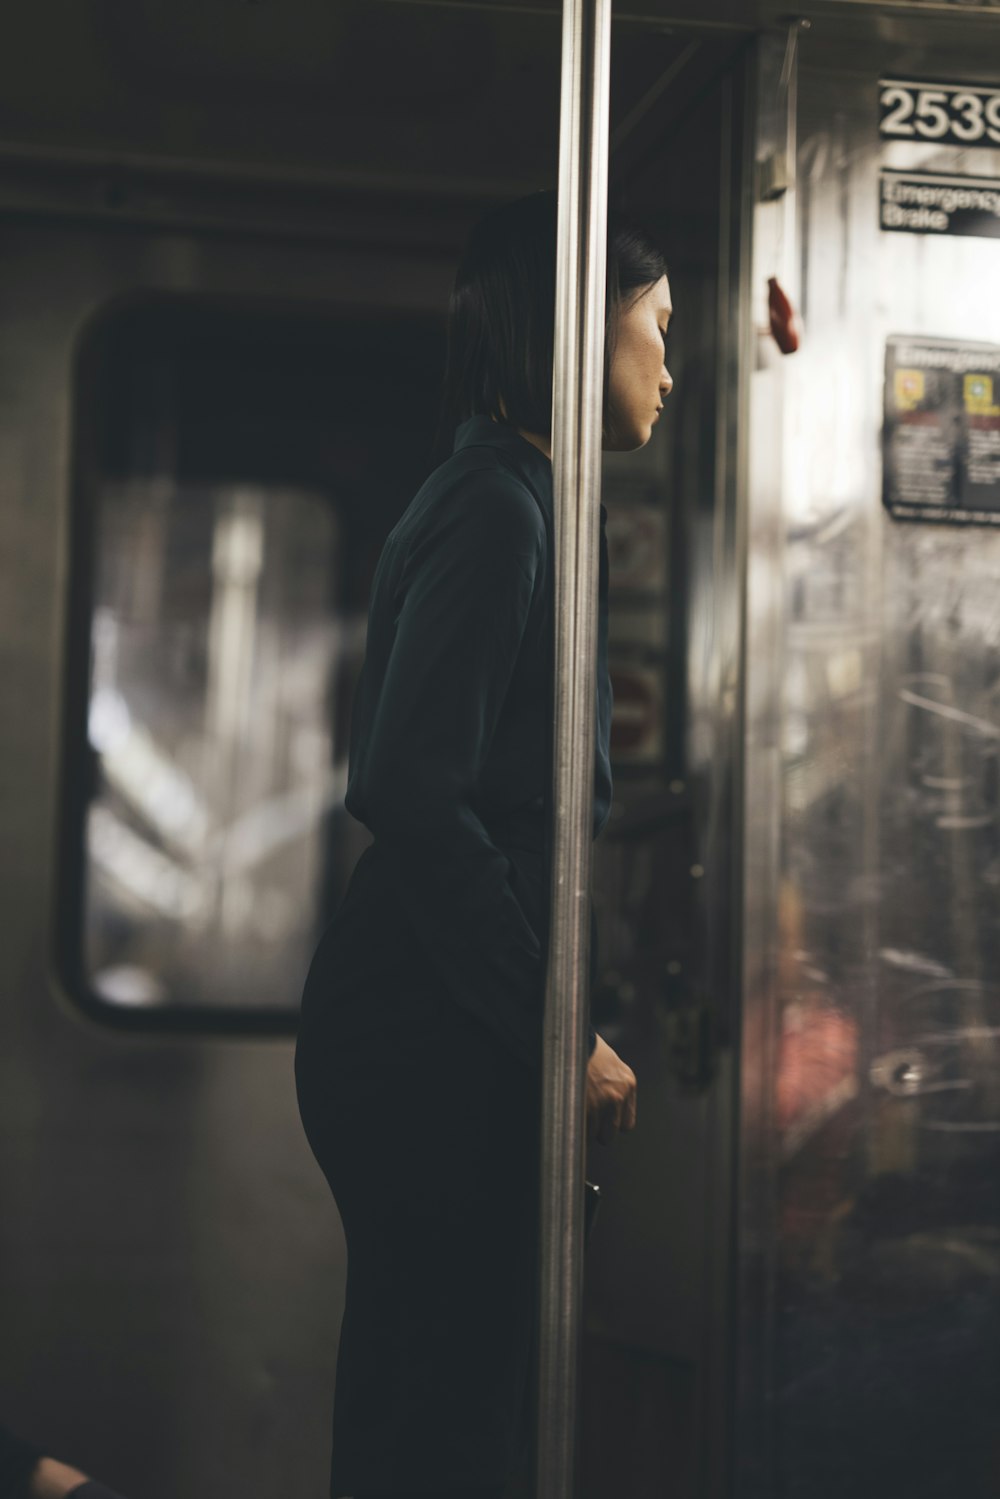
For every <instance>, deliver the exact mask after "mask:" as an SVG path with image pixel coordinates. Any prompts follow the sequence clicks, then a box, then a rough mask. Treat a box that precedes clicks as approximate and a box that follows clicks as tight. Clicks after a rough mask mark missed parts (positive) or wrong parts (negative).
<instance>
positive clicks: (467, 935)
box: [347, 417, 611, 1061]
mask: <svg viewBox="0 0 1000 1499" xmlns="http://www.w3.org/2000/svg"><path fill="white" fill-rule="evenodd" d="M552 537H553V524H552V466H551V464H550V462H549V460H548V459H547V458H546V457H545V456H544V454H542V453H541V452H539V451H538V449H537V448H535V447H534V446H533V444H531V443H529V442H528V441H526V440H525V439H524V438H523V437H521V436H520V435H519V434H518V433H517V432H515V431H513V430H512V429H511V428H509V427H506V426H503V425H501V424H500V423H497V422H494V421H491V420H490V419H489V418H487V417H473V418H472V419H471V420H470V421H467V422H465V423H464V424H463V425H462V426H461V427H460V428H459V429H458V432H457V435H456V441H455V450H454V453H453V454H452V456H451V457H450V458H449V459H448V460H447V461H446V462H445V463H444V464H442V465H441V467H440V468H438V469H437V470H436V471H435V472H434V473H433V474H432V475H431V476H430V478H429V479H428V480H427V482H426V483H425V484H424V485H423V487H422V488H421V490H420V491H419V493H418V494H417V495H416V497H415V498H414V499H413V501H412V502H411V504H410V505H409V507H408V508H407V510H406V512H405V514H404V515H403V517H402V519H401V520H400V522H399V524H398V525H397V526H396V527H395V529H394V530H393V531H392V533H391V535H390V536H389V538H388V541H387V542H386V545H385V548H384V550H383V553H382V556H381V559H380V561H379V565H378V568H377V571H376V574H375V581H374V585H373V589H372V598H371V607H370V612H369V621H368V640H367V654H366V659H365V665H364V670H363V673H362V678H361V683H360V686H359V690H358V694H357V697H356V701H355V705H354V716H353V723H352V732H351V765H350V779H349V785H348V792H347V807H348V810H349V811H350V812H351V813H352V814H353V815H354V816H355V817H357V818H359V819H360V821H361V822H363V823H365V824H366V825H367V827H368V828H369V829H370V830H371V832H372V833H373V835H374V847H373V850H372V854H373V856H374V858H375V862H376V864H377V865H378V867H379V869H380V871H381V874H380V878H379V880H378V881H376V882H375V886H374V888H379V887H381V888H382V889H383V893H384V898H385V902H386V905H387V906H389V907H392V908H393V909H395V910H398V913H399V916H400V917H401V918H402V919H403V920H404V921H405V922H406V924H407V926H408V928H409V929H410V931H411V932H412V933H415V934H416V936H417V937H418V939H419V946H420V950H421V951H422V953H423V954H424V955H425V956H426V962H427V965H428V967H429V969H430V971H431V972H432V973H433V975H434V976H435V978H436V980H437V981H439V982H440V983H441V984H442V986H443V987H444V988H445V989H446V990H447V991H448V992H449V993H450V994H451V995H452V996H453V997H454V999H455V1000H456V1001H457V1002H458V1003H460V1004H462V1005H464V1006H466V1007H467V1008H468V1009H469V1010H471V1011H473V1012H474V1013H475V1014H477V1015H478V1016H479V1017H480V1018H481V1019H482V1020H483V1021H485V1022H486V1023H487V1024H488V1025H489V1026H490V1027H491V1028H492V1029H493V1030H494V1031H495V1032H496V1033H497V1034H498V1035H499V1036H500V1037H501V1038H502V1039H503V1040H504V1041H505V1042H506V1044H507V1045H508V1046H509V1047H511V1048H512V1049H513V1050H514V1051H515V1052H516V1053H517V1054H518V1055H520V1056H521V1057H523V1058H524V1059H526V1060H529V1061H537V1059H538V1053H539V1045H540V1025H539V1022H540V1016H541V1009H542V989H543V973H542V953H543V951H544V947H545V921H546V912H547V907H548V874H547V868H546V857H545V850H546V846H547V842H548V837H549V821H550V810H549V809H550V805H551V796H550V790H551V714H552V640H553V547H552ZM610 723H611V687H610V681H609V678H608V669H607V550H606V544H605V539H604V526H603V512H602V526H601V583H600V616H599V631H598V681H597V736H596V745H595V755H594V831H595V835H596V833H597V832H599V831H600V829H601V828H602V827H603V825H604V823H605V822H606V820H607V817H608V813H609V810H610V805H611V768H610V761H609V753H608V749H609V735H610ZM386 914H389V915H390V916H391V912H389V913H386ZM383 930H384V931H385V937H386V940H387V941H389V940H391V919H390V921H389V927H388V929H386V928H383Z"/></svg>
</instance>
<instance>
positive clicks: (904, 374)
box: [896, 370, 926, 411]
mask: <svg viewBox="0 0 1000 1499" xmlns="http://www.w3.org/2000/svg"><path fill="white" fill-rule="evenodd" d="M925 391H926V382H925V380H924V372H923V370H897V371H896V408H897V410H899V411H915V410H916V409H917V407H918V406H919V405H920V402H921V401H922V400H923V398H924V394H925Z"/></svg>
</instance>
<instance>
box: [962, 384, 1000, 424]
mask: <svg viewBox="0 0 1000 1499" xmlns="http://www.w3.org/2000/svg"><path fill="white" fill-rule="evenodd" d="M963 394H964V396H965V409H966V411H968V412H969V413H970V414H971V415H972V416H1000V406H998V405H997V404H996V402H995V401H994V400H993V376H992V375H966V376H965V380H964V384H963Z"/></svg>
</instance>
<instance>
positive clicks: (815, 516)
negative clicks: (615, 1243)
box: [740, 38, 1000, 1499]
mask: <svg viewBox="0 0 1000 1499" xmlns="http://www.w3.org/2000/svg"><path fill="white" fill-rule="evenodd" d="M950 61H951V62H952V63H954V62H956V59H955V58H954V57H952V58H951V59H950ZM957 62H958V65H959V66H960V67H961V68H962V69H963V70H964V76H979V77H982V78H983V79H984V81H988V79H989V77H990V70H989V68H984V66H983V61H982V54H979V55H972V54H970V55H966V56H963V57H959V58H957ZM898 67H904V68H905V69H906V74H905V76H908V77H909V76H912V77H919V78H926V77H934V76H938V68H939V67H940V59H939V58H936V57H935V55H934V54H933V52H931V51H927V52H924V51H922V50H920V49H915V48H912V47H911V48H910V49H909V50H908V51H906V52H905V53H904V52H903V51H902V49H901V48H893V47H892V46H891V45H883V46H881V47H879V46H877V45H873V46H872V47H871V48H870V49H869V50H868V51H866V52H865V54H864V56H863V60H862V61H861V62H860V63H859V58H858V56H857V55H855V57H854V58H853V59H847V58H842V59H841V60H840V63H839V65H836V66H835V65H834V64H833V62H832V61H831V58H830V54H828V53H825V52H824V44H823V41H822V38H817V39H816V40H815V41H814V42H811V43H807V47H806V56H805V58H804V64H803V73H802V76H801V79H800V95H799V98H800V107H799V111H798V130H799V138H798V171H799V175H798V183H797V202H796V203H795V205H794V208H793V212H794V215H795V218H794V219H789V220H787V221H786V223H785V226H784V233H785V235H786V236H790V235H791V229H790V224H791V223H793V222H797V226H798V230H799V235H800V238H799V239H798V241H797V243H796V244H795V245H794V246H790V244H789V242H788V239H787V238H786V239H785V240H784V241H783V239H782V230H781V228H780V226H778V225H777V224H776V211H775V210H772V209H768V210H767V212H769V213H770V219H769V220H766V221H765V222H764V223H763V226H762V227H763V232H762V233H761V235H760V237H759V239H758V245H757V253H758V257H759V258H758V269H759V272H760V276H759V278H758V279H759V283H760V286H763V284H764V278H765V277H766V276H767V275H770V274H773V273H774V271H773V268H772V267H770V266H768V265H766V264H765V263H764V260H765V256H766V255H767V254H769V253H770V255H771V256H772V259H773V261H774V263H775V265H777V266H780V267H781V271H780V272H779V273H783V274H784V275H785V276H786V278H787V284H788V286H789V289H790V290H791V292H792V293H793V296H794V297H795V299H796V300H797V302H798V305H799V307H800V309H801V313H802V318H803V325H804V340H803V346H802V349H801V351H800V352H799V353H798V354H796V355H795V356H794V357H793V359H789V360H788V361H787V366H788V368H787V369H786V370H778V369H776V367H775V365H776V360H775V358H774V357H773V356H772V354H771V353H770V351H768V350H767V349H766V348H764V347H763V343H762V354H761V359H760V361H759V367H758V371H757V373H756V374H755V376H754V381H755V383H756V387H757V389H756V394H755V397H754V399H755V400H756V402H757V406H756V408H755V409H756V411H757V414H758V416H760V418H761V420H760V422H759V424H758V425H755V426H754V428H753V433H752V442H753V443H754V444H755V445H756V447H757V452H756V455H755V458H754V461H753V462H752V464H751V474H752V481H751V484H752V493H751V538H752V539H751V567H750V574H749V577H750V607H749V615H748V617H749V630H750V638H749V642H748V645H749V654H750V660H751V663H754V662H755V661H756V662H757V665H756V666H754V665H753V664H752V665H751V696H750V704H749V741H748V753H749V759H748V771H749V775H750V778H749V779H748V783H747V784H748V793H749V794H750V798H751V800H750V807H749V813H748V870H749V871H756V872H757V873H758V875H759V874H761V872H762V871H763V874H764V876H765V878H763V879H762V880H761V881H760V882H759V884H758V887H757V889H756V890H755V891H753V892H751V893H750V896H749V899H748V911H749V912H750V915H751V922H750V924H749V926H748V941H751V940H753V941H756V942H757V946H756V948H755V949H754V950H753V951H752V952H750V953H749V958H750V961H749V962H748V970H747V972H748V987H747V1006H748V1009H747V1019H746V1030H745V1049H744V1128H745V1146H746V1159H745V1162H744V1178H743V1193H744V1199H743V1204H742V1222H743V1229H744V1241H743V1248H744V1284H745V1286H746V1287H747V1289H748V1292H749V1301H748V1303H747V1307H746V1319H745V1322H744V1328H743V1331H744V1361H743V1379H744V1385H743V1388H744V1392H745V1396H746V1399H747V1400H748V1401H752V1403H753V1407H754V1409H755V1411H756V1413H757V1416H758V1418H759V1419H758V1422H757V1430H756V1432H755V1433H754V1434H753V1435H752V1436H751V1434H750V1433H749V1431H748V1429H744V1433H743V1438H744V1450H745V1452H746V1453H747V1455H748V1459H749V1460H748V1461H747V1462H746V1463H745V1464H743V1465H742V1466H741V1468H740V1472H741V1481H740V1490H741V1492H742V1493H744V1494H746V1495H755V1496H757V1495H760V1496H763V1495H765V1494H766V1495H767V1496H768V1499H771V1496H773V1495H776V1494H781V1495H787V1496H802V1499H805V1496H807V1495H808V1496H814V1495H817V1494H820V1493H823V1494H826V1493H841V1492H852V1493H856V1494H863V1495H872V1496H874V1495H876V1494H878V1495H880V1496H885V1495H897V1494H898V1495H901V1494H904V1493H905V1494H906V1495H907V1496H909V1499H931V1496H937V1495H940V1494H944V1493H961V1494H963V1495H969V1496H973V1495H975V1496H985V1495H987V1494H994V1493H996V1492H997V1487H998V1484H1000V1437H998V1434H997V1424H996V1408H997V1406H996V1402H997V1397H998V1394H1000V1355H998V1348H1000V1338H998V1334H1000V966H998V959H1000V921H998V885H1000V775H998V769H1000V655H998V649H997V647H998V640H1000V593H998V589H997V579H998V577H1000V530H997V529H994V528H989V527H982V526H975V527H953V526H930V525H920V524H907V523H899V522H894V521H892V520H890V519H889V518H888V516H887V515H886V514H885V513H884V512H883V509H882V505H881V466H880V453H879V437H880V428H881V413H882V402H883V388H882V382H883V360H884V352H885V341H886V338H887V337H888V336H889V335H890V334H893V333H917V334H924V335H930V334H932V335H938V336H943V337H949V338H960V339H980V340H986V341H992V342H998V341H1000V297H998V295H997V291H996V288H997V286H998V285H1000V243H998V242H997V241H995V240H988V239H957V238H953V239H946V238H942V239H939V240H932V239H929V238H926V237H918V236H911V235H902V234H894V235H890V234H881V233H880V232H879V229H878V222H877V199H878V191H877V171H878V168H879V165H880V162H881V163H882V164H887V165H896V166H901V165H907V166H911V165H918V163H917V162H916V161H906V162H903V161H902V160H900V159H896V158H892V159H890V158H889V157H888V156H884V155H882V153H881V150H880V146H879V141H878V136H877V110H876V100H877V91H876V83H877V79H878V77H879V74H880V72H885V71H888V70H889V69H891V68H898ZM772 83H773V78H772ZM892 149H893V150H895V151H897V157H898V154H899V153H898V150H897V148H895V147H893V148H892ZM916 149H917V148H912V147H911V148H909V150H910V152H911V154H912V153H913V151H914V150H916ZM921 149H922V160H921V161H920V162H919V166H920V167H922V168H923V169H925V170H927V169H931V170H933V169H935V168H937V169H939V170H940V169H942V168H946V169H948V170H959V171H967V172H973V171H974V172H978V173H989V172H992V173H993V174H994V175H996V174H997V173H998V171H1000V162H998V160H997V153H996V152H986V151H979V152H975V153H973V152H968V153H966V155H965V158H964V159H961V160H957V159H956V158H955V157H954V156H949V154H948V153H947V152H943V151H941V150H940V148H938V153H939V154H937V155H935V154H934V152H933V151H932V150H931V149H930V148H928V147H924V148H921ZM970 158H974V159H970ZM946 163H947V165H946ZM755 289H757V290H759V287H758V288H755ZM793 365H794V372H793V373H791V371H792V367H793ZM762 445H764V446H765V447H768V451H767V452H765V453H762V452H761V451H760V449H761V446H762ZM768 632H770V634H768ZM762 652H767V653H769V654H768V655H767V659H766V662H764V661H762V660H761V653H762ZM754 682H756V684H757V696H756V697H754V689H753V683H754ZM754 777H756V780H754ZM767 778H770V792H771V794H772V795H773V797H774V802H773V803H771V804H770V807H769V808H767V806H766V801H765V808H766V810H765V812H764V813H763V814H761V813H760V812H759V811H755V800H754V795H753V793H754V789H755V786H756V789H757V790H758V792H759V793H763V795H764V797H765V798H766V795H767ZM760 805H761V797H760V796H758V798H757V799H756V806H757V807H758V808H759V807H760ZM775 808H776V815H774V809H775ZM752 1382H755V1383H754V1385H753V1390H754V1393H753V1394H752V1396H751V1395H750V1394H748V1393H747V1392H748V1391H749V1390H750V1389H751V1385H752Z"/></svg>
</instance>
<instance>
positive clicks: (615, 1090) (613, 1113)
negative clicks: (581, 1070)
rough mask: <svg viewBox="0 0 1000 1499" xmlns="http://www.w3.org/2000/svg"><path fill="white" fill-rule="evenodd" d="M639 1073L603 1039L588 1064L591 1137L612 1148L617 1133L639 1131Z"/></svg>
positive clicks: (589, 1133) (588, 1123)
mask: <svg viewBox="0 0 1000 1499" xmlns="http://www.w3.org/2000/svg"><path fill="white" fill-rule="evenodd" d="M635 1100H636V1084H635V1073H634V1072H633V1071H632V1069H631V1067H629V1066H628V1065H627V1063H625V1062H623V1061H622V1059H621V1057H619V1056H618V1055H617V1053H616V1052H614V1051H612V1049H611V1047H610V1046H609V1045H608V1044H607V1042H606V1041H605V1040H603V1039H602V1038H601V1037H600V1036H598V1038H597V1044H596V1046H595V1047H594V1052H593V1055H592V1056H591V1058H590V1061H589V1062H588V1064H587V1134H588V1138H590V1139H593V1138H594V1136H595V1134H596V1137H597V1139H598V1140H599V1141H600V1143H601V1144H602V1145H608V1144H610V1142H611V1140H612V1138H613V1137H614V1134H615V1131H616V1130H623V1129H624V1130H629V1129H634V1128H635V1117H636V1112H635Z"/></svg>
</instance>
